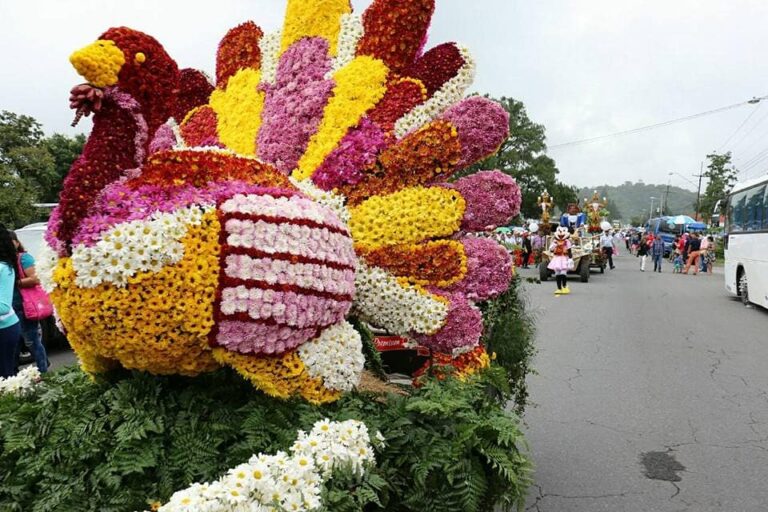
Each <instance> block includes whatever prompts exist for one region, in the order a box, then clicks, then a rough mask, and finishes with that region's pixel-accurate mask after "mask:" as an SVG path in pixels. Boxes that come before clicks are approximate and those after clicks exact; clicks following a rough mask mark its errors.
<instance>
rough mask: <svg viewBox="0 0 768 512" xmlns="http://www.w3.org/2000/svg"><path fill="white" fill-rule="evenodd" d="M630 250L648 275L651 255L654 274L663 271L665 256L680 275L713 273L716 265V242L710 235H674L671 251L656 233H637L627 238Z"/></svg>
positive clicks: (674, 270)
mask: <svg viewBox="0 0 768 512" xmlns="http://www.w3.org/2000/svg"><path fill="white" fill-rule="evenodd" d="M625 243H626V247H627V250H629V251H630V252H631V253H632V254H634V255H635V256H637V257H638V258H640V271H641V272H645V264H646V260H647V259H648V256H650V257H651V260H652V261H653V271H654V272H661V269H662V262H663V261H664V259H665V256H667V257H668V258H669V262H670V263H671V264H672V271H673V272H674V273H678V274H688V273H689V272H690V270H691V269H693V274H694V275H697V274H698V273H699V272H703V273H707V274H712V266H713V265H714V263H715V241H714V238H713V237H712V236H711V235H704V234H699V233H683V234H678V235H676V236H675V240H674V242H672V247H671V248H670V249H669V250H668V249H667V247H666V244H665V242H664V240H663V239H662V238H661V237H660V236H658V235H655V234H654V233H650V232H649V233H640V232H634V233H631V234H630V236H628V237H626V238H625Z"/></svg>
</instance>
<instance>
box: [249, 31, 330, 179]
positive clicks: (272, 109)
mask: <svg viewBox="0 0 768 512" xmlns="http://www.w3.org/2000/svg"><path fill="white" fill-rule="evenodd" d="M330 69H331V59H330V58H329V57H328V41H327V40H325V39H323V38H321V37H312V38H304V39H301V40H299V41H297V42H296V43H294V44H293V45H292V46H291V47H290V48H288V49H287V50H286V51H285V53H284V54H283V56H282V57H281V58H280V62H279V63H278V66H277V75H276V81H275V84H274V85H268V86H265V93H266V95H265V98H264V109H263V110H262V114H261V118H262V125H261V128H260V130H259V136H258V140H257V143H258V144H257V147H258V153H259V154H258V156H259V158H260V159H261V160H262V161H264V162H269V163H271V164H273V165H274V166H275V167H277V168H278V169H279V170H280V171H282V172H284V173H286V174H287V173H289V172H291V171H292V170H293V169H294V167H296V164H297V163H298V161H299V158H301V155H302V154H303V153H304V151H305V150H306V147H307V144H308V143H309V138H310V137H311V136H312V134H313V133H315V131H316V130H317V127H318V125H319V124H320V121H321V119H322V117H323V109H324V107H325V105H326V103H327V102H328V99H329V97H330V96H331V92H332V90H333V86H334V83H333V81H332V80H326V79H325V74H326V73H327V72H328V71H329V70H330Z"/></svg>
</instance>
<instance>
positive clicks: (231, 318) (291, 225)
mask: <svg viewBox="0 0 768 512" xmlns="http://www.w3.org/2000/svg"><path fill="white" fill-rule="evenodd" d="M219 216H220V222H221V226H222V232H221V235H220V241H221V254H220V262H221V269H222V271H221V273H220V277H219V289H220V292H219V294H218V297H217V301H216V304H215V313H214V315H215V320H216V325H215V327H214V329H213V331H212V332H211V335H210V338H209V339H210V341H211V344H212V345H213V346H223V347H225V348H227V349H229V350H233V351H236V352H239V353H255V354H259V353H263V354H279V353H282V352H285V351H287V350H292V349H294V348H296V347H298V346H300V345H301V344H303V343H306V342H307V341H309V340H310V339H312V338H315V337H316V336H318V335H319V334H320V332H321V331H322V330H323V329H325V328H326V327H329V326H331V325H334V324H337V323H339V322H341V321H343V320H344V318H345V316H346V314H347V313H348V311H349V309H350V307H351V304H352V297H353V294H354V289H355V283H354V272H355V267H356V264H357V258H356V256H355V252H354V247H353V245H352V238H351V237H350V235H349V233H348V231H347V229H346V227H345V226H344V224H343V223H342V222H341V221H340V220H339V219H338V218H337V217H336V216H335V215H334V214H333V212H332V211H330V210H329V209H328V208H326V207H324V206H322V205H319V204H317V203H315V202H313V201H311V200H309V199H307V198H305V197H303V196H298V195H296V196H292V197H273V196H270V195H269V194H239V195H237V196H234V197H232V198H230V199H227V200H225V201H223V202H222V203H221V205H220V207H219Z"/></svg>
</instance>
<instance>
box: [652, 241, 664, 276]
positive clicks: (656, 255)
mask: <svg viewBox="0 0 768 512" xmlns="http://www.w3.org/2000/svg"><path fill="white" fill-rule="evenodd" d="M651 256H652V257H653V271H654V272H661V262H662V261H664V240H663V239H662V238H661V237H660V236H659V237H656V238H655V239H654V241H653V244H652V245H651Z"/></svg>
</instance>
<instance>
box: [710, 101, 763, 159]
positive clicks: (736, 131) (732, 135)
mask: <svg viewBox="0 0 768 512" xmlns="http://www.w3.org/2000/svg"><path fill="white" fill-rule="evenodd" d="M758 110H760V103H758V104H757V106H756V107H755V108H753V109H752V112H750V113H749V115H748V116H747V117H746V119H744V121H742V122H741V124H740V125H739V127H738V128H736V130H735V131H734V132H733V133H732V134H731V136H730V137H728V138H727V139H725V142H723V144H722V145H721V146H720V147H719V148H717V153H720V152H721V151H722V149H723V148H724V147H725V146H727V145H728V143H729V142H731V139H733V137H734V136H735V135H736V134H737V133H739V130H741V129H742V128H743V127H744V125H745V124H747V121H749V120H750V119H752V116H753V115H755V112H757V111H758Z"/></svg>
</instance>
